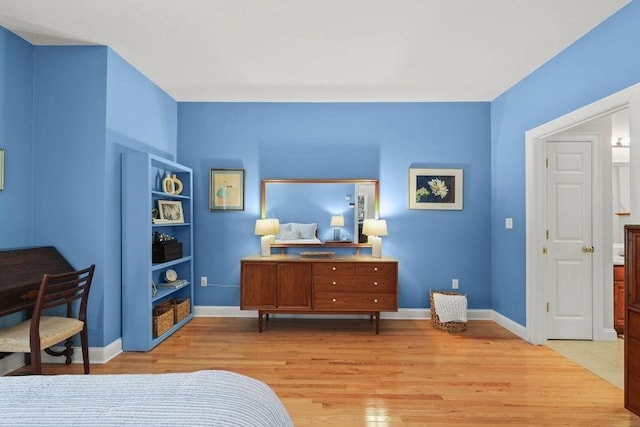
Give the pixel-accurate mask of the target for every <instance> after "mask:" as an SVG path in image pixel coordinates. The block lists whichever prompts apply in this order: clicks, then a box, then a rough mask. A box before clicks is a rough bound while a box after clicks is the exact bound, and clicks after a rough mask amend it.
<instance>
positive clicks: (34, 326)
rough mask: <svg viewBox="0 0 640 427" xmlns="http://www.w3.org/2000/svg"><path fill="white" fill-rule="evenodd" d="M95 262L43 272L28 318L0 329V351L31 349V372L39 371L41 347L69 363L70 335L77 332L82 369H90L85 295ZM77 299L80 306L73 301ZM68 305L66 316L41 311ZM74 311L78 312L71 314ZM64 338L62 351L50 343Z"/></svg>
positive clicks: (85, 370) (71, 343)
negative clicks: (70, 269) (80, 267)
mask: <svg viewBox="0 0 640 427" xmlns="http://www.w3.org/2000/svg"><path fill="white" fill-rule="evenodd" d="M94 269H95V265H91V266H90V267H88V268H85V269H83V270H78V271H73V272H70V273H64V274H56V275H49V274H45V275H44V276H43V277H42V281H41V282H40V288H39V290H38V296H37V298H36V303H35V306H34V308H33V314H32V316H31V319H29V320H26V321H24V322H22V323H19V324H17V325H13V326H9V327H7V328H4V329H0V352H13V353H30V355H31V365H32V369H33V372H34V373H36V374H41V373H42V355H41V353H42V350H47V352H48V353H49V354H53V355H64V356H67V364H69V363H71V354H73V336H75V335H76V334H78V333H80V341H81V345H82V361H83V364H84V373H85V374H88V373H89V344H88V339H87V338H88V337H87V323H86V318H87V299H88V296H89V289H90V288H91V281H92V280H93V271H94ZM77 300H80V306H79V307H75V308H77V310H74V305H77V304H74V302H76V301H77ZM63 305H66V306H67V315H66V317H62V316H56V315H51V316H49V315H43V313H42V312H43V310H45V309H49V308H53V307H58V306H63ZM74 311H75V312H76V313H77V315H75V316H74ZM62 341H65V349H64V350H63V351H61V352H53V351H51V350H48V349H49V347H51V346H53V345H55V344H57V343H59V342H62Z"/></svg>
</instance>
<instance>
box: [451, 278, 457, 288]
mask: <svg viewBox="0 0 640 427" xmlns="http://www.w3.org/2000/svg"><path fill="white" fill-rule="evenodd" d="M451 289H458V279H452V280H451Z"/></svg>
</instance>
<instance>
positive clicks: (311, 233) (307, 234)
mask: <svg viewBox="0 0 640 427" xmlns="http://www.w3.org/2000/svg"><path fill="white" fill-rule="evenodd" d="M317 229H318V224H316V223H315V222H314V223H310V224H299V223H296V222H294V223H291V230H293V231H298V232H299V233H300V239H315V238H316V230H317ZM280 231H281V232H282V228H281V229H280Z"/></svg>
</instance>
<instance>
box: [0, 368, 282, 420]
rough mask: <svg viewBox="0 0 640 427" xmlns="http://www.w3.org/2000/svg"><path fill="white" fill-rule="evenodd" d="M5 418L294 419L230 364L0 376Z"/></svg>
mask: <svg viewBox="0 0 640 427" xmlns="http://www.w3.org/2000/svg"><path fill="white" fill-rule="evenodd" d="M0 390H2V391H1V394H0V425H3V426H5V425H6V426H28V425H33V426H36V425H37V426H59V425H65V426H123V425H130V426H152V425H153V426H158V425H171V426H242V427H245V426H293V422H292V421H291V418H290V417H289V414H288V413H287V410H286V409H285V407H284V406H283V404H282V402H281V401H280V400H279V399H278V397H277V396H276V394H275V393H274V391H273V390H272V389H271V388H270V387H269V386H268V385H266V384H265V383H263V382H261V381H259V380H256V379H254V378H250V377H247V376H244V375H241V374H237V373H233V372H228V371H216V370H209V371H197V372H191V373H175V374H121V375H53V376H41V375H33V376H12V377H0Z"/></svg>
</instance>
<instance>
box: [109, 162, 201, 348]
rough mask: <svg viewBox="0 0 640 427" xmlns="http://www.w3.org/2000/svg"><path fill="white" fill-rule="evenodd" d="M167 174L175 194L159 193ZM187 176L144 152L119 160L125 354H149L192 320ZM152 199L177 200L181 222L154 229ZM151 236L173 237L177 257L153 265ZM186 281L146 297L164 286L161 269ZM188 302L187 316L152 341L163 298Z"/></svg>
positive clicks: (190, 207)
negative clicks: (176, 185) (176, 184)
mask: <svg viewBox="0 0 640 427" xmlns="http://www.w3.org/2000/svg"><path fill="white" fill-rule="evenodd" d="M167 173H170V174H171V175H173V174H175V175H176V176H177V177H178V178H179V179H180V181H182V184H183V189H182V192H181V193H180V194H178V195H176V194H167V193H165V192H163V191H162V179H163V178H164V177H165V176H166V174H167ZM192 190H193V177H192V170H191V169H190V168H188V167H186V166H183V165H180V164H178V163H175V162H172V161H170V160H167V159H164V158H162V157H159V156H155V155H153V154H148V153H140V152H132V153H125V154H123V155H122V348H123V350H125V351H149V350H151V349H153V347H155V346H156V345H158V344H160V343H161V342H162V341H164V340H165V339H166V338H167V337H169V336H171V334H172V333H174V332H175V331H177V330H178V329H179V328H181V327H182V326H183V325H184V324H185V323H187V322H188V321H189V320H191V319H192V318H193V293H194V291H193V229H192V223H191V218H192V212H193V199H192V197H191V196H192V194H193V192H192ZM158 200H169V201H180V202H181V204H182V210H183V214H184V223H162V224H154V223H153V220H152V209H157V207H158V206H157V204H158ZM154 231H158V232H160V233H165V234H168V235H171V236H174V237H176V238H177V239H178V241H179V242H181V243H182V251H183V253H182V257H181V258H179V259H176V260H172V261H168V262H163V263H153V262H152V256H151V244H152V235H153V232H154ZM170 268H171V269H173V270H175V271H176V272H177V273H178V279H184V280H187V282H188V283H186V284H185V285H183V286H179V287H176V288H158V291H157V293H156V294H155V295H152V282H155V283H156V284H158V283H162V282H165V279H164V273H165V272H166V271H167V269H170ZM184 298H189V299H190V311H191V312H190V313H189V315H188V316H187V317H186V318H185V319H182V320H181V321H180V322H178V323H176V324H174V325H173V327H171V328H170V329H169V330H168V331H166V332H165V333H163V334H162V335H160V336H158V337H154V336H153V308H154V307H155V306H156V305H158V304H161V303H163V302H165V301H167V300H169V299H184Z"/></svg>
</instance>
